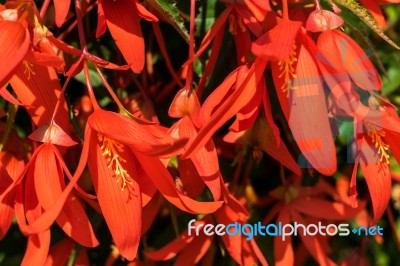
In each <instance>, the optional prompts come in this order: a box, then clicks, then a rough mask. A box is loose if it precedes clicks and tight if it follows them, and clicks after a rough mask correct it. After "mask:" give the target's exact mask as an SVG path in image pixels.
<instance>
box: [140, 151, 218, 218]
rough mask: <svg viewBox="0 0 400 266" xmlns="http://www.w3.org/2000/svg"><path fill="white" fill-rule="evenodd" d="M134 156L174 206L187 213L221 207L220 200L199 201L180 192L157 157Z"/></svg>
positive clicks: (209, 210)
mask: <svg viewBox="0 0 400 266" xmlns="http://www.w3.org/2000/svg"><path fill="white" fill-rule="evenodd" d="M135 156H136V158H137V159H138V161H139V163H140V164H141V166H142V168H143V169H144V171H145V172H146V173H147V176H148V177H149V178H150V180H151V181H152V182H153V184H154V186H155V187H156V188H157V189H158V190H159V191H160V193H161V194H162V195H163V196H164V197H165V198H166V199H167V200H168V201H169V202H171V203H172V204H174V205H175V206H176V207H178V208H180V209H181V210H183V211H186V212H189V213H204V214H205V213H213V212H215V211H216V210H217V209H218V208H219V207H221V205H222V202H221V201H215V202H199V201H195V200H193V199H191V198H189V197H187V196H186V195H184V194H183V193H181V192H180V191H179V190H178V189H177V188H176V186H175V184H174V183H173V178H172V176H171V174H170V173H169V172H168V170H167V169H166V168H165V167H164V165H163V164H162V162H161V161H160V160H159V159H158V158H154V157H150V156H147V155H144V154H141V153H138V152H135Z"/></svg>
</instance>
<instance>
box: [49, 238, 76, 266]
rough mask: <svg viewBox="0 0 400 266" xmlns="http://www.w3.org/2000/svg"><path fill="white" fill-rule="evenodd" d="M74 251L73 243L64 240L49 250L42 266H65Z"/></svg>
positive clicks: (69, 240)
mask: <svg viewBox="0 0 400 266" xmlns="http://www.w3.org/2000/svg"><path fill="white" fill-rule="evenodd" d="M73 249H74V241H72V240H71V239H64V240H61V241H60V242H58V243H57V244H55V245H53V246H52V247H51V248H50V252H49V256H48V257H47V259H46V262H45V263H44V266H53V265H65V264H66V263H67V262H68V258H69V257H70V256H71V253H72V251H73Z"/></svg>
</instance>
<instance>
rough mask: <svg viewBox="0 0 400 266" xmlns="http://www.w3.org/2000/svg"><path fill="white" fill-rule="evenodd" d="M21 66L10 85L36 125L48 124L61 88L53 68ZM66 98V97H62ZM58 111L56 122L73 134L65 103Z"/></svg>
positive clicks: (28, 63)
mask: <svg viewBox="0 0 400 266" xmlns="http://www.w3.org/2000/svg"><path fill="white" fill-rule="evenodd" d="M25 62H26V63H23V64H20V65H19V66H18V68H17V69H16V72H15V75H14V76H13V77H12V78H11V80H10V84H11V86H12V88H13V90H14V92H15V93H16V94H17V96H18V99H19V100H20V101H21V102H22V104H24V105H25V106H27V111H28V113H29V115H30V116H31V118H32V120H33V122H34V123H35V124H36V125H43V124H46V123H48V122H49V121H50V120H51V118H52V114H53V111H54V108H55V106H56V103H57V99H58V97H60V94H61V86H60V82H59V80H58V76H57V73H56V72H55V70H54V69H53V68H50V67H43V66H40V65H33V64H31V63H30V62H28V61H25ZM61 97H64V96H61ZM61 101H63V102H64V103H63V104H62V105H61V107H60V108H59V109H58V112H57V113H56V116H55V118H54V120H55V121H56V122H57V124H58V125H59V126H60V127H61V128H62V129H63V130H64V131H65V132H67V133H69V132H71V124H70V121H69V117H68V108H67V104H66V103H65V101H64V100H63V99H62V100H61Z"/></svg>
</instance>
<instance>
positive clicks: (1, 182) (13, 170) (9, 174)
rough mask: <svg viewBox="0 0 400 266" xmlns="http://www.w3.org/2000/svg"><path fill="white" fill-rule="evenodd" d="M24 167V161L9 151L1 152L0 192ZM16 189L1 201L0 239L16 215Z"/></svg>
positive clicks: (2, 191)
mask: <svg viewBox="0 0 400 266" xmlns="http://www.w3.org/2000/svg"><path fill="white" fill-rule="evenodd" d="M23 169H24V162H23V161H21V160H18V159H17V158H16V157H15V156H13V155H12V154H11V153H9V152H7V151H3V152H1V153H0V194H2V193H4V190H5V189H6V188H7V187H8V186H10V185H11V184H12V182H13V181H15V180H16V179H17V177H18V175H19V174H20V173H21V172H22V170H23ZM14 199H15V190H12V191H11V192H10V193H8V194H7V195H6V196H5V197H4V199H3V200H1V201H0V240H1V239H2V238H3V237H4V236H5V234H6V233H7V231H8V229H9V228H10V226H11V223H12V219H13V217H14V208H13V207H14Z"/></svg>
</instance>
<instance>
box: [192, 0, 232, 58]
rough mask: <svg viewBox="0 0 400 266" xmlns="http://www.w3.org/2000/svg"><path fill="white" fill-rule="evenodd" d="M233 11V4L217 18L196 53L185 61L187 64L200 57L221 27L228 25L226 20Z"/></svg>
mask: <svg viewBox="0 0 400 266" xmlns="http://www.w3.org/2000/svg"><path fill="white" fill-rule="evenodd" d="M231 11H232V6H229V7H227V8H226V9H225V10H224V11H223V12H222V13H221V15H219V17H218V18H217V20H215V22H214V24H213V25H212V26H211V28H210V30H209V31H208V32H207V33H206V35H205V36H204V38H203V40H202V42H201V44H200V47H199V49H198V50H197V51H196V54H195V55H194V56H193V57H192V58H189V60H188V61H187V62H186V63H185V65H187V64H190V63H192V62H193V61H194V60H195V59H196V58H198V57H199V56H200V55H201V54H202V53H203V52H204V51H205V50H206V49H207V47H208V45H210V43H211V41H212V40H213V39H214V38H215V36H216V35H217V33H218V32H220V29H221V28H222V27H223V26H225V25H226V21H227V20H228V17H229V14H230V13H231Z"/></svg>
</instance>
